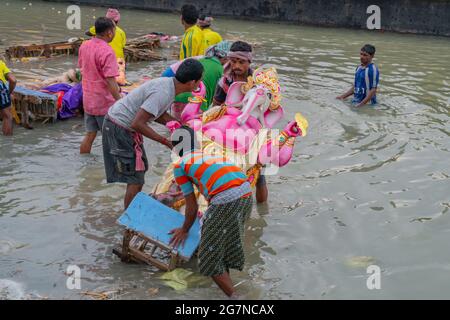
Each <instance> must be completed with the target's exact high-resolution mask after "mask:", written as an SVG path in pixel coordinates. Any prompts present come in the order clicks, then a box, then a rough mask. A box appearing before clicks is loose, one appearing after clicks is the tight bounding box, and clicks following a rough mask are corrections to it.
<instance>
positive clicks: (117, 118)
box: [102, 59, 203, 209]
mask: <svg viewBox="0 0 450 320" xmlns="http://www.w3.org/2000/svg"><path fill="white" fill-rule="evenodd" d="M202 74H203V66H202V64H201V63H200V62H198V61H197V60H194V59H187V60H185V61H184V62H183V63H182V64H181V65H180V67H179V68H178V71H177V73H176V75H175V77H174V78H157V79H154V80H151V81H148V82H146V83H144V84H143V85H141V86H140V87H139V88H137V89H134V90H133V91H132V92H131V93H130V94H128V95H127V96H126V97H124V98H122V99H120V100H119V101H117V102H116V103H115V104H114V105H113V106H112V107H111V108H110V109H109V111H108V114H107V115H106V117H105V122H104V125H103V130H102V133H103V155H104V161H105V172H106V181H107V182H108V183H113V182H122V183H126V184H127V191H126V194H125V199H124V205H125V209H126V208H127V207H128V205H129V204H130V202H131V201H132V200H133V198H134V196H135V195H136V194H137V193H138V192H140V191H141V190H142V187H143V185H144V183H145V179H144V177H145V172H146V171H147V170H148V162H147V157H146V155H145V150H144V145H143V136H145V137H147V138H149V139H152V140H155V141H157V142H159V143H161V144H163V145H165V146H167V147H168V148H169V149H172V144H171V142H170V141H169V140H168V139H166V138H165V137H163V136H161V135H160V134H158V133H157V132H156V131H155V130H153V129H152V128H151V127H150V126H149V125H148V123H149V122H152V121H155V122H158V123H160V124H163V125H165V124H166V123H167V122H169V121H173V120H175V119H174V118H173V117H172V116H170V115H169V114H168V112H167V111H168V109H169V108H170V106H171V105H172V103H173V101H174V99H175V96H176V95H178V94H180V93H183V92H192V91H194V90H196V89H197V88H198V86H199V84H200V80H201V78H202Z"/></svg>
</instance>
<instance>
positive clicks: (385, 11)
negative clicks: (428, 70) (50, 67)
mask: <svg viewBox="0 0 450 320" xmlns="http://www.w3.org/2000/svg"><path fill="white" fill-rule="evenodd" d="M47 1H56V2H74V3H80V4H91V5H101V6H115V7H128V8H138V9H148V10H153V11H166V12H171V11H175V10H179V9H180V8H181V6H182V5H183V4H185V3H192V4H194V5H196V6H197V8H199V9H201V10H202V12H204V13H205V14H211V15H213V16H229V17H236V18H244V19H255V20H269V21H281V22H290V23H298V24H307V25H318V26H329V27H347V28H358V29H359V28H361V29H365V28H367V20H368V19H369V17H370V16H372V14H373V11H371V12H370V13H367V8H368V7H369V6H370V5H377V6H378V7H379V8H380V22H381V29H382V30H387V31H396V32H407V33H417V34H431V35H440V36H450V0H430V1H425V0H328V1H325V0H294V1H292V0H252V1H243V0H226V1H223V0H221V1H211V0H195V1H186V0H97V1H94V0H78V1H66V0H47Z"/></svg>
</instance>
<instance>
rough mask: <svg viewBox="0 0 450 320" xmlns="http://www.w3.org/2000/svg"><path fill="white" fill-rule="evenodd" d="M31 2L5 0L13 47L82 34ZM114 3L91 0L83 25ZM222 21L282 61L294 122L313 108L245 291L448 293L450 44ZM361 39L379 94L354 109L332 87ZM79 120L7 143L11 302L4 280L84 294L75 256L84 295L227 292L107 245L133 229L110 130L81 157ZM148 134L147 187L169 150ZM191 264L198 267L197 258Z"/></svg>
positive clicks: (160, 19)
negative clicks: (112, 179) (373, 282)
mask: <svg viewBox="0 0 450 320" xmlns="http://www.w3.org/2000/svg"><path fill="white" fill-rule="evenodd" d="M6 3H9V5H8V6H7V5H6ZM28 3H29V1H9V2H7V1H4V0H0V8H1V10H0V47H1V49H4V48H5V47H6V46H9V45H14V44H20V43H24V42H26V43H29V42H42V41H45V42H51V41H58V40H61V39H67V38H70V37H74V36H79V35H80V34H81V33H83V32H82V31H76V30H72V31H69V30H67V29H66V28H65V17H66V16H65V14H64V12H65V6H64V5H61V4H56V3H49V2H36V1H33V5H32V7H30V6H28ZM24 8H25V9H24ZM58 12H59V13H58ZM103 12H104V8H96V7H82V15H83V19H82V26H83V29H86V28H87V27H88V26H89V25H90V24H92V22H93V19H94V16H99V15H101V14H103ZM121 13H122V26H123V28H124V29H125V30H126V31H127V33H128V36H129V37H130V38H131V37H133V36H136V35H140V34H144V33H148V32H152V31H161V32H165V33H170V34H181V33H182V29H181V27H180V26H179V25H178V21H179V19H178V16H176V15H171V14H158V13H150V12H147V11H137V10H135V11H133V10H122V12H121ZM11 17H14V19H11ZM215 24H216V28H217V29H218V31H219V32H221V33H222V34H224V35H225V37H226V36H227V35H228V36H234V37H236V36H239V37H242V38H244V39H247V40H249V41H251V42H253V43H258V44H259V46H258V47H256V48H255V53H256V61H255V64H257V65H261V64H264V63H268V64H270V65H274V66H276V67H277V69H278V71H279V74H280V78H281V82H282V85H283V95H284V97H283V99H284V100H283V101H284V102H283V105H284V107H285V110H286V113H287V115H286V117H287V119H290V118H292V117H293V115H294V114H295V112H298V111H301V112H302V113H303V114H304V115H305V116H306V117H307V118H308V120H309V123H310V131H309V132H308V136H306V137H305V138H303V139H299V140H298V141H297V144H296V147H295V155H294V157H293V159H292V161H291V163H290V164H289V165H288V166H286V167H284V168H282V169H281V170H280V171H279V173H278V174H277V175H275V176H269V177H267V180H268V186H269V190H270V195H269V196H270V202H269V203H268V204H266V205H260V206H258V207H255V209H254V211H253V214H252V217H251V219H250V221H249V223H248V226H247V238H246V242H245V249H246V253H247V264H246V268H245V270H244V271H243V272H235V273H233V278H234V281H235V282H236V283H240V284H239V286H238V288H239V289H238V290H239V292H240V293H241V294H242V295H243V296H244V297H247V298H251V299H253V298H255V299H256V298H269V299H279V298H285V299H289V298H300V299H321V298H331V299H341V298H370V299H372V298H374V299H382V298H385V299H389V298H419V297H427V298H440V297H445V296H448V293H449V292H450V285H448V281H446V280H447V278H448V277H447V274H448V270H449V268H450V255H449V253H448V250H447V243H448V241H449V237H448V234H449V231H450V223H449V218H448V212H449V208H450V197H449V192H448V190H449V188H450V185H449V176H450V172H449V166H448V158H449V151H450V142H449V136H450V126H449V108H450V86H449V83H450V65H449V64H448V63H446V61H443V57H442V53H443V52H448V51H449V49H450V42H449V40H448V39H447V38H437V37H424V36H414V35H399V34H391V33H374V32H366V31H363V30H343V29H330V28H326V29H325V28H313V27H301V26H292V25H277V24H262V23H257V22H245V21H233V20H227V19H221V18H218V19H217V20H216V21H215ZM12 30H20V32H12ZM364 43H373V44H374V45H375V46H376V48H377V54H376V59H375V62H376V63H377V64H378V66H379V68H380V72H381V78H380V79H381V80H380V93H379V101H380V104H379V105H378V106H376V107H375V108H372V107H366V108H363V109H354V108H351V107H350V106H349V104H348V103H346V102H341V101H337V100H335V96H337V95H339V94H341V93H342V92H343V91H345V90H347V89H348V88H349V87H350V85H351V82H352V79H353V72H354V70H355V67H356V65H357V63H358V58H359V57H358V53H359V48H360V47H361V46H362V45H363V44H364ZM74 63H76V58H74V57H59V58H52V59H49V60H46V61H45V60H44V61H31V62H28V63H14V64H12V66H11V67H12V69H13V71H14V72H15V74H16V75H17V78H18V79H19V81H22V82H23V81H39V80H41V79H43V78H45V77H48V76H54V75H57V74H60V73H61V72H62V71H65V70H67V69H68V68H70V67H73V66H74ZM167 63H168V62H155V63H150V64H148V63H139V64H131V65H130V66H129V67H130V68H129V73H128V75H129V78H130V79H131V80H137V79H139V78H140V77H141V76H143V75H150V76H156V75H157V74H159V73H160V72H161V71H162V70H163V69H164V68H165V66H166V64H167ZM80 124H81V120H80V119H74V120H69V121H64V122H58V123H56V124H53V125H36V126H35V129H34V130H25V129H22V128H17V129H16V131H15V135H14V136H13V137H12V138H8V139H7V138H5V137H0V143H1V154H0V157H1V162H0V234H1V236H0V298H2V293H1V292H5V290H6V289H5V288H9V290H10V291H11V292H12V293H10V295H9V296H6V297H29V298H33V297H50V298H69V299H78V298H86V297H83V296H81V295H80V292H78V291H71V290H68V289H67V288H66V286H65V283H66V280H67V276H66V275H65V274H64V272H65V271H66V269H67V266H68V265H71V264H76V265H78V266H79V267H80V268H81V270H82V279H83V280H82V286H83V287H82V291H83V290H98V291H103V290H105V291H106V290H116V289H117V290H119V289H120V293H118V295H117V297H118V298H123V299H131V298H143V299H150V298H155V297H154V296H152V295H151V294H150V293H149V289H152V288H159V292H158V294H157V295H156V298H158V299H174V298H175V299H176V298H188V299H204V298H213V299H215V298H222V294H221V292H220V291H219V290H218V289H217V288H216V287H215V286H213V285H211V286H209V287H206V288H205V287H200V288H193V289H189V290H186V291H182V292H175V291H174V290H172V289H170V288H169V287H167V286H165V285H164V284H163V283H162V281H161V280H159V275H161V272H159V271H157V270H155V269H153V268H151V267H147V266H140V265H125V264H122V263H121V262H120V261H119V260H118V259H117V258H116V257H114V256H113V255H112V254H111V250H112V248H113V247H114V246H115V245H116V244H118V243H119V242H120V239H121V232H122V229H121V227H120V226H118V225H117V224H116V223H115V220H116V218H117V217H118V216H119V215H120V213H121V210H122V197H123V193H124V186H123V185H119V184H117V185H107V184H106V183H105V176H104V172H103V170H104V169H103V164H102V162H103V160H102V152H101V142H100V140H97V141H96V143H95V144H94V148H93V154H92V155H91V156H86V157H84V156H80V155H79V154H78V147H79V143H80V141H81V139H82V136H83V128H82V127H81V126H80ZM158 129H159V128H158ZM145 143H146V147H147V150H148V152H147V153H148V156H149V161H150V163H151V164H152V165H151V168H150V171H149V173H148V174H147V177H146V179H147V184H146V186H145V188H144V191H145V192H150V190H151V187H152V186H153V185H154V184H155V183H156V182H157V181H158V180H159V179H160V177H161V175H162V174H163V172H164V169H165V167H166V166H167V164H168V163H169V161H170V159H169V156H168V154H167V152H166V150H165V149H164V148H163V147H160V146H159V145H158V144H156V143H153V142H151V141H148V140H147V141H146V142H145ZM358 257H370V259H373V261H375V262H374V263H376V264H378V265H379V266H380V267H381V269H382V290H372V291H369V290H367V288H366V279H367V274H366V270H365V267H364V265H361V264H349V263H347V262H348V261H355V259H356V260H357V259H358ZM359 259H360V258H359ZM370 261H372V260H370ZM187 267H189V268H192V269H193V270H197V269H196V266H195V261H192V262H190V263H189V264H188V265H187ZM4 289H5V290H4ZM30 295H31V296H30Z"/></svg>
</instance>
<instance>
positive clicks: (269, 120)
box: [153, 68, 308, 209]
mask: <svg viewBox="0 0 450 320" xmlns="http://www.w3.org/2000/svg"><path fill="white" fill-rule="evenodd" d="M205 93H206V90H205V88H204V86H203V84H201V85H200V87H199V89H198V90H197V91H195V92H193V93H192V94H193V97H192V98H191V99H190V103H188V104H187V105H186V106H185V108H184V110H183V111H182V112H181V114H178V117H179V121H172V122H169V123H168V124H167V127H168V128H169V130H170V131H171V132H173V131H174V130H176V129H177V128H179V127H181V126H182V125H188V126H190V127H191V128H193V129H194V131H195V132H196V136H197V141H198V142H200V145H201V148H202V150H203V152H204V153H206V154H213V155H223V156H225V157H226V158H227V159H228V160H230V161H232V162H234V163H235V164H236V165H238V166H239V167H241V168H242V169H243V171H244V172H246V173H247V176H248V178H249V182H250V183H251V185H252V187H254V186H255V185H256V182H257V180H258V178H259V176H260V172H261V169H262V167H263V166H268V165H273V166H276V167H282V166H284V165H286V164H287V163H288V162H289V161H290V160H291V158H292V154H293V146H294V142H295V139H296V138H297V137H298V136H305V135H306V130H307V128H308V122H307V120H306V119H305V118H304V117H303V116H302V115H301V114H300V113H297V114H296V115H295V120H294V121H291V122H289V123H288V124H287V125H286V126H285V127H284V129H283V130H282V131H281V132H280V131H279V130H277V129H274V127H275V125H276V124H277V123H278V122H279V121H280V120H281V119H282V118H283V116H284V111H283V108H282V107H281V105H280V100H281V89H280V85H279V82H278V75H277V72H276V70H275V69H274V68H266V69H264V68H260V69H258V70H256V71H255V72H254V73H253V76H250V77H249V78H248V81H247V82H234V83H233V84H232V85H231V86H230V87H229V89H228V93H227V98H226V101H225V103H224V104H223V105H221V106H214V107H211V108H210V109H209V110H207V111H205V112H202V111H201V109H200V107H201V104H202V102H203V101H204V96H205ZM174 184H175V182H174V180H173V172H172V167H171V166H169V168H168V169H167V171H166V173H165V175H164V177H163V180H162V181H161V183H159V184H158V185H157V186H156V187H155V188H154V192H153V194H154V196H155V197H156V198H157V199H159V200H163V202H165V203H166V204H169V205H171V206H172V207H174V208H175V209H179V208H180V207H181V206H182V205H183V198H182V196H181V193H180V192H179V190H178V191H177V187H176V185H174ZM197 194H198V193H197ZM198 195H199V196H200V197H202V196H201V195H200V194H198ZM171 198H172V200H173V201H169V199H171ZM201 200H202V201H200V202H199V204H200V205H201V207H202V204H206V202H205V200H204V199H201ZM201 207H200V208H201ZM204 208H206V206H204Z"/></svg>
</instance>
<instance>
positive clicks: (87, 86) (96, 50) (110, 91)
mask: <svg viewBox="0 0 450 320" xmlns="http://www.w3.org/2000/svg"><path fill="white" fill-rule="evenodd" d="M95 30H96V36H95V38H92V39H91V40H88V41H86V42H84V43H83V44H82V45H81V47H80V50H79V54H78V55H79V58H78V65H79V67H80V69H81V73H82V75H83V78H82V85H83V107H84V119H85V125H86V136H85V137H84V139H83V142H82V143H81V146H80V153H90V152H91V148H92V144H93V142H94V140H95V137H96V136H97V131H101V130H102V126H103V119H104V116H105V115H106V114H107V113H108V109H109V107H110V106H112V105H113V104H114V102H116V101H117V100H119V99H120V98H121V96H120V89H119V86H118V85H117V82H116V79H115V78H116V77H117V76H118V75H119V66H118V65H117V59H116V55H115V53H114V51H113V49H112V48H111V47H110V46H109V45H108V43H109V42H111V41H112V39H113V38H114V35H115V32H116V26H115V24H114V22H113V21H112V20H111V19H108V18H104V17H100V18H98V19H97V20H96V21H95Z"/></svg>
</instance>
